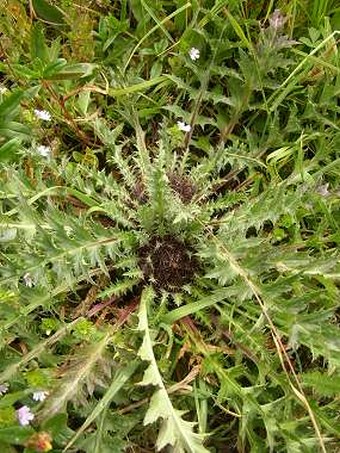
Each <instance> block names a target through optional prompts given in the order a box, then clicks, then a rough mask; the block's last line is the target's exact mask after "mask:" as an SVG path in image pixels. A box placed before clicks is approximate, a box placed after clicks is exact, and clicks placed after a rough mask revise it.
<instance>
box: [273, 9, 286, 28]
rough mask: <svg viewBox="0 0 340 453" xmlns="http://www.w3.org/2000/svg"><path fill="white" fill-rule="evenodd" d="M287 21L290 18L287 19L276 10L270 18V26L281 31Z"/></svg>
mask: <svg viewBox="0 0 340 453" xmlns="http://www.w3.org/2000/svg"><path fill="white" fill-rule="evenodd" d="M287 20H288V18H287V17H285V16H284V15H283V14H282V13H281V11H280V10H279V9H276V10H275V11H274V12H273V14H272V15H271V16H270V18H269V25H270V26H271V27H272V28H274V29H276V30H279V29H280V28H282V27H283V26H284V24H285V23H286V22H287Z"/></svg>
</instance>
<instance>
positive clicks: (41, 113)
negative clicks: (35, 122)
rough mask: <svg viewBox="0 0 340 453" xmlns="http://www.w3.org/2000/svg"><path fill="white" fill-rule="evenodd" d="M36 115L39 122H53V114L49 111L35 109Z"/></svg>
mask: <svg viewBox="0 0 340 453" xmlns="http://www.w3.org/2000/svg"><path fill="white" fill-rule="evenodd" d="M34 114H35V116H36V117H37V118H38V119H39V120H43V121H51V114H50V112H47V110H38V109H35V110H34Z"/></svg>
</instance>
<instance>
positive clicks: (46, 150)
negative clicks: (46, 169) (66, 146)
mask: <svg viewBox="0 0 340 453" xmlns="http://www.w3.org/2000/svg"><path fill="white" fill-rule="evenodd" d="M51 152H52V149H51V148H50V146H44V145H39V146H38V147H37V153H38V154H40V156H43V157H50V156H51Z"/></svg>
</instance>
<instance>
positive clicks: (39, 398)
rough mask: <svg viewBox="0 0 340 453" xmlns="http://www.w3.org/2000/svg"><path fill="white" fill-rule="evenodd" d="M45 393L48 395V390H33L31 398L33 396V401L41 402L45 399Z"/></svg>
mask: <svg viewBox="0 0 340 453" xmlns="http://www.w3.org/2000/svg"><path fill="white" fill-rule="evenodd" d="M47 395H48V392H44V391H38V392H34V393H33V396H32V398H33V400H34V401H40V402H42V401H45V399H46V397H47Z"/></svg>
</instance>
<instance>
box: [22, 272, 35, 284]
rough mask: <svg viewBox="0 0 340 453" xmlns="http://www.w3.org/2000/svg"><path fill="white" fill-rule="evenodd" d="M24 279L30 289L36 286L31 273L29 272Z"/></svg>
mask: <svg viewBox="0 0 340 453" xmlns="http://www.w3.org/2000/svg"><path fill="white" fill-rule="evenodd" d="M22 279H23V280H24V284H25V285H26V286H28V287H29V288H32V286H34V281H33V279H32V277H31V275H30V273H29V272H27V273H26V274H25V275H24V276H23V277H22Z"/></svg>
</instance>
